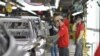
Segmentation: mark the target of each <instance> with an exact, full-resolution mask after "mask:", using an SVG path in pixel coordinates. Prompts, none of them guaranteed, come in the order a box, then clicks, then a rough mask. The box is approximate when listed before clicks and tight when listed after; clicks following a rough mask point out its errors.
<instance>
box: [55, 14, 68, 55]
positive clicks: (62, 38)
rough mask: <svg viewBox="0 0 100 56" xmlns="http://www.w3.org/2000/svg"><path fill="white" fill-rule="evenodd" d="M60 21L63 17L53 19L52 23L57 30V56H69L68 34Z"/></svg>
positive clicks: (58, 16)
mask: <svg viewBox="0 0 100 56" xmlns="http://www.w3.org/2000/svg"><path fill="white" fill-rule="evenodd" d="M62 19H63V17H62V16H60V15H57V16H55V17H54V22H55V24H56V26H57V27H58V29H59V31H58V36H59V37H58V40H57V44H58V48H59V56H69V49H68V46H69V32H68V28H67V27H66V26H65V24H64V22H63V20H62Z"/></svg>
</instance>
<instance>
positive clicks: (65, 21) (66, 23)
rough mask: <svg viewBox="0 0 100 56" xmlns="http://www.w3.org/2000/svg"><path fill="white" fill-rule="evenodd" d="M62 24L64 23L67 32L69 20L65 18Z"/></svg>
mask: <svg viewBox="0 0 100 56" xmlns="http://www.w3.org/2000/svg"><path fill="white" fill-rule="evenodd" d="M63 22H64V24H65V25H66V26H67V28H68V31H69V27H70V22H69V20H68V19H67V18H65V19H64V21H63Z"/></svg>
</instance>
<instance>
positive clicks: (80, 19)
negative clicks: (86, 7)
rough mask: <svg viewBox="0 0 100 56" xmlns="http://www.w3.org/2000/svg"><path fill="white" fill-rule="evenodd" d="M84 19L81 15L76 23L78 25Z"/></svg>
mask: <svg viewBox="0 0 100 56" xmlns="http://www.w3.org/2000/svg"><path fill="white" fill-rule="evenodd" d="M82 19H83V18H82V16H80V15H79V16H77V21H76V22H77V23H82Z"/></svg>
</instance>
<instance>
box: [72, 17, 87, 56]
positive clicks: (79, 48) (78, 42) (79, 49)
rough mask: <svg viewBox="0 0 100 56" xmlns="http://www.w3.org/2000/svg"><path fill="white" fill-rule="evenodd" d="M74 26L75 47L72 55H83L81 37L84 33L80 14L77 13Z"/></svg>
mask: <svg viewBox="0 0 100 56" xmlns="http://www.w3.org/2000/svg"><path fill="white" fill-rule="evenodd" d="M74 26H76V31H75V37H76V41H75V42H76V49H75V55H74V56H83V52H82V51H83V50H82V37H83V34H84V30H85V26H84V24H83V23H82V16H81V15H79V16H78V17H77V20H76V23H75V24H74Z"/></svg>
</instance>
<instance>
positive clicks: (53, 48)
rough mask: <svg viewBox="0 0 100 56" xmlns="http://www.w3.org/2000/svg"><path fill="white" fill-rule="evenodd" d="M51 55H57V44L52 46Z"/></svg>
mask: <svg viewBox="0 0 100 56" xmlns="http://www.w3.org/2000/svg"><path fill="white" fill-rule="evenodd" d="M51 56H57V47H56V45H54V46H52V47H51Z"/></svg>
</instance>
